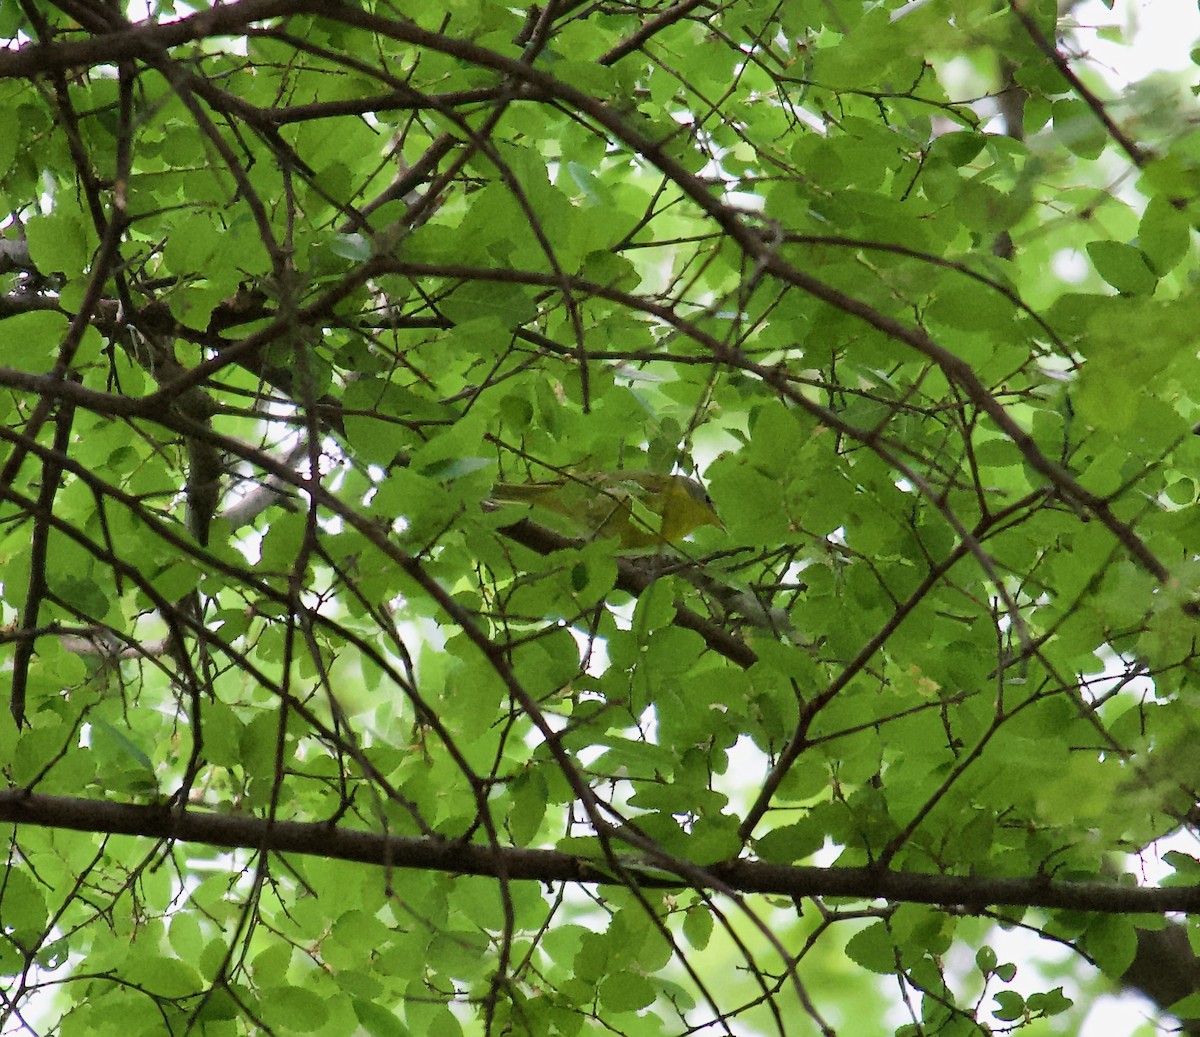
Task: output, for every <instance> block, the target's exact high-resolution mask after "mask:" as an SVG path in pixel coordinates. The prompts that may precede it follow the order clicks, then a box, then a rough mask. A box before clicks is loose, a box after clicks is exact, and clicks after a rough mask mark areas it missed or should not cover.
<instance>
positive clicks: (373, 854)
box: [0, 789, 1200, 914]
mask: <svg viewBox="0 0 1200 1037" xmlns="http://www.w3.org/2000/svg"><path fill="white" fill-rule="evenodd" d="M0 821H5V822H9V823H12V824H27V825H36V826H38V827H42V828H56V829H70V830H73V831H79V832H96V833H103V834H106V835H133V836H144V837H147V838H153V839H174V840H180V841H184V842H197V843H203V844H205V845H208V846H223V847H230V848H240V849H247V850H260V849H266V850H270V851H274V852H276V853H300V854H306V855H311V856H316V857H325V858H328V859H333V860H344V861H358V862H360V863H363V864H375V865H381V866H386V867H392V868H411V869H426V870H434V871H444V872H451V873H455V874H460V875H484V876H490V877H494V878H501V877H503V878H505V879H507V880H510V881H515V880H525V881H537V882H577V883H597V884H602V883H612V882H615V881H616V880H615V879H614V878H613V876H612V873H611V872H610V870H609V869H608V868H607V867H605V866H604V863H603V862H602V861H597V862H593V861H591V860H589V859H587V858H585V857H578V856H574V855H572V854H569V853H560V852H558V851H556V850H528V849H521V848H519V847H492V846H484V845H479V844H474V843H471V844H463V843H458V842H453V841H446V840H436V841H435V840H429V839H413V838H400V837H390V838H389V837H387V836H382V835H376V834H375V833H373V832H364V831H356V830H353V829H348V828H342V827H339V826H337V825H330V824H322V823H299V822H294V821H280V822H275V823H274V824H272V823H270V822H268V821H265V820H263V819H261V818H257V817H246V816H244V815H239V816H234V815H229V814H215V813H207V812H200V811H196V810H177V809H171V808H170V807H167V806H135V805H131V804H125V803H111V802H105V801H102V800H88V799H81V798H76V797H70V796H43V795H36V794H32V793H27V792H24V791H22V790H20V789H10V790H7V791H4V792H0ZM620 860H621V863H622V865H623V867H624V869H625V871H626V872H627V873H629V874H631V875H635V876H637V880H638V882H639V884H640V885H642V886H644V887H647V888H650V887H655V888H664V889H669V888H683V887H691V886H692V885H693V884H692V883H690V882H687V881H684V880H682V879H680V878H679V877H677V876H674V875H671V874H668V873H666V872H665V871H664V870H663V869H662V868H661V867H654V868H650V867H648V866H647V865H645V864H644V863H642V862H640V861H639V859H638V858H637V857H633V856H630V857H621V858H620ZM707 874H709V875H711V876H712V880H713V882H712V885H713V886H719V887H723V888H731V889H734V890H736V891H738V892H740V893H773V894H779V895H781V896H791V897H811V896H837V897H863V898H867V899H871V900H877V899H884V900H890V901H907V902H912V903H919V904H940V905H954V906H965V907H967V908H968V909H972V910H982V909H983V908H984V907H986V906H988V905H1016V906H1021V907H1043V908H1057V909H1065V910H1072V911H1096V912H1099V913H1104V914H1129V913H1138V914H1149V913H1153V914H1157V913H1162V912H1169V911H1184V912H1194V911H1197V910H1200V886H1181V887H1177V888H1166V889H1160V888H1154V887H1144V886H1130V885H1121V884H1118V883H1115V882H1054V881H1052V880H1051V879H1049V878H1048V877H1036V878H1020V879H1015V878H983V877H976V876H972V877H969V878H967V877H959V876H949V875H920V874H902V873H900V872H893V871H882V870H876V869H872V868H810V867H798V866H789V865H781V864H764V863H762V862H758V861H746V860H740V861H735V862H732V863H728V864H720V865H716V866H714V867H711V868H709V869H707Z"/></svg>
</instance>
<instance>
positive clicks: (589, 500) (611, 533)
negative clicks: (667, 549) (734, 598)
mask: <svg viewBox="0 0 1200 1037" xmlns="http://www.w3.org/2000/svg"><path fill="white" fill-rule="evenodd" d="M493 497H494V498H495V500H496V501H497V502H500V503H518V504H520V503H528V504H533V505H535V506H537V507H539V508H545V509H546V510H548V511H553V512H554V513H555V514H557V515H562V516H565V517H566V518H567V519H569V520H570V522H571V524H572V525H573V526H574V527H575V532H577V533H579V534H582V535H587V536H590V537H595V538H597V539H601V540H603V539H607V538H612V537H615V538H616V539H617V541H618V543H619V544H620V547H621V550H623V551H637V550H642V549H644V548H662V547H664V546H667V545H671V544H678V543H680V542H681V541H682V540H683V538H684V537H686V536H687V535H688V534H689V533H692V532H694V531H695V530H697V529H699V528H700V527H701V526H717V527H721V528H723V527H722V523H721V520H720V518H719V517H718V516H717V513H716V511H714V510H713V504H712V500H710V499H709V496H708V493H707V492H705V489H704V487H703V486H701V485H700V483H698V482H697V481H696V480H695V479H689V478H688V477H687V476H686V475H662V474H660V473H658V472H645V471H621V472H587V473H581V474H570V475H564V476H562V477H561V478H558V479H548V480H545V481H539V482H527V483H508V482H505V483H497V484H496V486H495V487H494V489H493Z"/></svg>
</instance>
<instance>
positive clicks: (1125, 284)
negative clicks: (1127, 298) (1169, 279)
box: [1087, 241, 1158, 295]
mask: <svg viewBox="0 0 1200 1037" xmlns="http://www.w3.org/2000/svg"><path fill="white" fill-rule="evenodd" d="M1087 252H1088V256H1089V257H1090V258H1091V260H1092V263H1093V264H1095V267H1096V272H1097V273H1098V274H1099V275H1100V276H1101V277H1103V278H1104V280H1106V281H1107V282H1108V283H1109V284H1111V285H1112V286H1113V287H1114V288H1115V289H1117V291H1119V292H1123V293H1125V294H1127V295H1147V294H1149V293H1150V292H1153V291H1154V288H1155V286H1156V285H1157V284H1158V277H1157V275H1156V274H1155V273H1154V270H1153V269H1152V268H1151V265H1150V261H1149V260H1148V259H1147V258H1146V255H1145V253H1144V252H1142V250H1141V249H1139V248H1136V247H1135V246H1133V245H1123V244H1121V243H1120V242H1118V241H1090V242H1088V246H1087Z"/></svg>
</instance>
